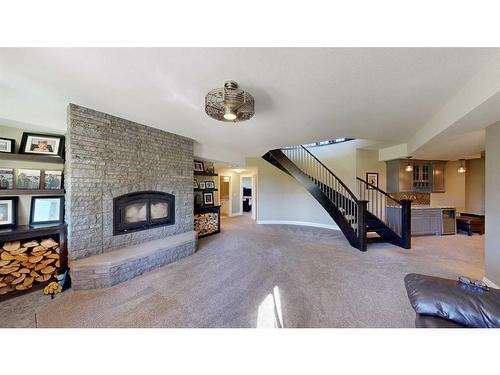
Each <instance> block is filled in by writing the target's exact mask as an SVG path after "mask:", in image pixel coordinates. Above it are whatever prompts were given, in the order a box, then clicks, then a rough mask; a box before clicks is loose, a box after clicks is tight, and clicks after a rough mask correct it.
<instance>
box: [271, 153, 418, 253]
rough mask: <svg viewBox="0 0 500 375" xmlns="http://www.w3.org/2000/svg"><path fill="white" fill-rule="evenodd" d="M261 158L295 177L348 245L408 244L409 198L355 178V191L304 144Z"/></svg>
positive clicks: (409, 230)
mask: <svg viewBox="0 0 500 375" xmlns="http://www.w3.org/2000/svg"><path fill="white" fill-rule="evenodd" d="M262 158H263V159H264V160H266V161H268V162H269V163H271V164H273V165H274V166H275V167H277V168H279V169H281V170H282V171H283V172H285V173H287V174H289V175H290V176H292V177H293V178H295V179H296V180H297V181H298V182H299V183H300V184H301V185H302V186H304V187H305V188H306V189H307V191H309V193H310V194H311V195H312V196H313V197H314V198H315V199H316V200H317V201H318V202H319V204H320V205H321V206H322V207H323V208H324V209H325V211H326V212H327V213H328V214H329V215H330V216H331V218H332V219H333V220H334V221H335V223H337V225H338V227H339V228H340V230H341V231H342V233H343V234H344V235H345V237H346V239H347V240H348V241H349V243H350V244H351V246H353V247H355V248H357V249H359V250H361V251H366V249H367V244H368V243H370V242H389V243H392V244H394V245H397V246H400V247H403V248H405V249H409V248H410V247H411V228H410V215H411V210H410V208H411V201H409V200H401V201H398V200H396V199H393V198H391V197H390V196H389V195H388V194H387V193H386V192H384V191H382V190H380V189H379V188H377V187H376V186H373V185H370V184H369V183H368V182H367V181H365V180H363V179H361V178H358V179H357V187H358V195H355V194H354V193H353V192H352V191H351V190H350V189H349V188H348V187H347V186H346V185H345V184H344V182H342V180H340V179H339V178H338V177H337V176H335V174H334V173H333V172H332V171H330V170H329V169H328V168H327V167H326V166H325V165H324V164H323V163H322V162H321V161H319V160H318V159H317V158H316V157H315V156H314V155H313V154H311V153H310V152H309V151H308V150H307V149H306V148H305V147H303V146H295V147H287V148H282V149H276V150H271V151H268V152H267V153H266V154H265V155H264V156H262Z"/></svg>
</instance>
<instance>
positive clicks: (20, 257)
mask: <svg viewBox="0 0 500 375" xmlns="http://www.w3.org/2000/svg"><path fill="white" fill-rule="evenodd" d="M14 258H15V259H16V260H18V261H20V262H28V261H29V258H28V256H27V255H24V254H21V255H15V256H14Z"/></svg>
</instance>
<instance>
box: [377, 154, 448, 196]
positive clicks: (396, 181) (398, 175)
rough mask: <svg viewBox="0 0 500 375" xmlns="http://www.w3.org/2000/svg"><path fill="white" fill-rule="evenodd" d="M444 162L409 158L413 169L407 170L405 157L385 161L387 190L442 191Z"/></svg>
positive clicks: (405, 191)
mask: <svg viewBox="0 0 500 375" xmlns="http://www.w3.org/2000/svg"><path fill="white" fill-rule="evenodd" d="M445 163H446V162H444V161H434V160H433V161H431V160H411V165H412V166H413V171H412V172H407V171H406V166H407V165H408V160H407V159H396V160H390V161H387V162H386V166H387V192H389V193H412V192H413V193H431V192H432V193H444V192H445V181H444V167H445Z"/></svg>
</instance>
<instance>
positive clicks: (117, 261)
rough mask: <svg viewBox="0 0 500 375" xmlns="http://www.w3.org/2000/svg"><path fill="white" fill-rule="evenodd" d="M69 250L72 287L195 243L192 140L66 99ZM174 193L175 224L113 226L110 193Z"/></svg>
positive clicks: (94, 283) (97, 283)
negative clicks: (136, 228) (132, 228)
mask: <svg viewBox="0 0 500 375" xmlns="http://www.w3.org/2000/svg"><path fill="white" fill-rule="evenodd" d="M66 142H67V146H66V164H65V172H64V178H65V188H66V221H67V222H68V258H69V260H70V267H71V276H72V280H73V287H74V288H75V289H85V288H96V287H107V286H111V285H114V284H116V283H119V282H122V281H125V280H128V279H130V278H133V277H136V276H138V275H140V274H142V273H143V272H146V271H148V270H150V269H152V268H155V267H160V266H163V265H165V264H168V263H171V262H172V261H175V260H178V259H180V258H182V257H185V256H188V255H190V254H193V253H194V251H195V242H196V232H194V231H193V188H192V186H193V167H192V165H193V141H192V140H191V139H189V138H185V137H182V136H179V135H176V134H172V133H168V132H165V131H161V130H159V129H155V128H151V127H148V126H145V125H141V124H138V123H135V122H132V121H128V120H125V119H122V118H118V117H115V116H112V115H109V114H105V113H102V112H98V111H95V110H92V109H88V108H84V107H81V106H77V105H74V104H70V105H69V108H68V132H67V135H66ZM139 191H160V192H165V193H169V194H172V195H174V196H175V224H173V225H169V226H162V227H156V228H151V229H148V230H144V231H140V232H133V233H126V234H120V235H117V236H115V235H114V234H113V199H114V198H116V197H119V196H122V195H125V194H129V193H134V192H139Z"/></svg>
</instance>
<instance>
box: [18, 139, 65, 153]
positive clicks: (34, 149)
mask: <svg viewBox="0 0 500 375" xmlns="http://www.w3.org/2000/svg"><path fill="white" fill-rule="evenodd" d="M19 153H20V154H38V155H52V156H60V157H61V158H62V157H63V155H64V136H62V135H53V134H36V133H23V138H22V139H21V145H20V146H19Z"/></svg>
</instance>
